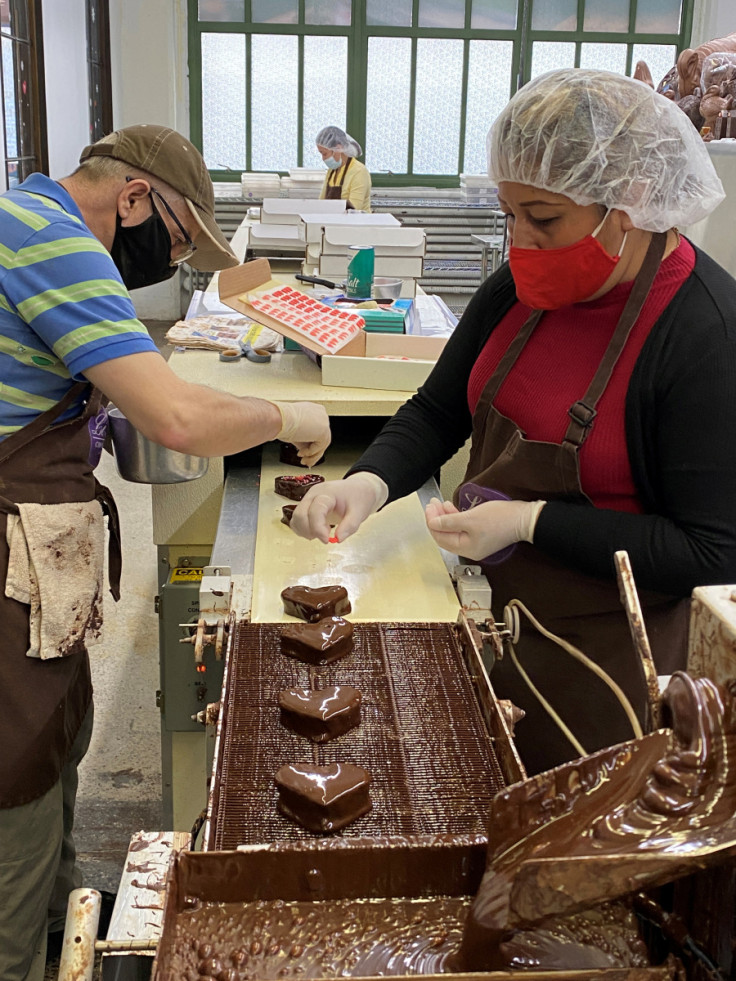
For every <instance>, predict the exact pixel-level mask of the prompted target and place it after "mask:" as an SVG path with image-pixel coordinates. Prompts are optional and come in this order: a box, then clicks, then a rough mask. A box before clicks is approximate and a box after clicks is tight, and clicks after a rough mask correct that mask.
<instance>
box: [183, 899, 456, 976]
mask: <svg viewBox="0 0 736 981" xmlns="http://www.w3.org/2000/svg"><path fill="white" fill-rule="evenodd" d="M468 906H469V899H468V898H467V897H438V898H437V897H436V898H432V899H426V900H420V899H376V900H361V901H358V902H356V901H355V900H339V901H330V902H303V903H299V902H293V903H290V902H282V901H278V900H277V901H274V902H257V903H243V904H240V903H233V904H229V903H207V904H204V905H202V906H201V907H200V908H199V909H196V910H192V911H191V912H189V913H182V914H180V915H179V916H178V918H177V928H176V936H175V938H174V944H173V952H172V959H171V971H170V976H171V977H176V978H180V979H183V981H208V979H210V981H211V979H213V978H216V979H218V981H246V979H250V978H259V979H263V981H271V979H273V981H280V979H281V978H300V979H301V978H304V979H306V978H329V977H334V978H339V977H371V976H376V975H397V974H440V973H441V972H442V971H443V970H444V965H445V963H446V961H447V959H448V957H449V956H450V955H451V954H452V953H453V952H454V951H455V950H456V949H457V947H458V944H459V942H460V936H461V933H462V924H463V921H464V919H465V916H466V914H467V910H468ZM202 938H207V939H206V940H203V939H202Z"/></svg>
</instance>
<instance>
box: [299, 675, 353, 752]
mask: <svg viewBox="0 0 736 981" xmlns="http://www.w3.org/2000/svg"><path fill="white" fill-rule="evenodd" d="M361 701H362V696H361V694H360V692H359V691H358V689H357V688H352V687H351V686H350V685H332V686H331V687H330V688H318V689H317V690H316V691H312V690H311V689H309V688H287V689H284V690H283V691H280V692H279V708H280V709H281V724H282V725H283V726H286V728H287V729H291V730H292V731H293V732H296V733H298V734H299V735H300V736H304V737H306V738H307V739H311V740H312V742H315V743H324V742H327V741H328V740H329V739H335V738H337V737H338V736H342V735H343V734H344V733H346V732H349V731H350V730H351V729H354V728H355V726H357V725H360V704H361Z"/></svg>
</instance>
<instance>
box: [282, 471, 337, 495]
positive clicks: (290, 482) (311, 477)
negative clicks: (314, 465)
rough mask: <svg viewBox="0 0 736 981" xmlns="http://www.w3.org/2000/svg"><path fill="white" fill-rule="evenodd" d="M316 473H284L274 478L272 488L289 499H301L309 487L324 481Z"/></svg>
mask: <svg viewBox="0 0 736 981" xmlns="http://www.w3.org/2000/svg"><path fill="white" fill-rule="evenodd" d="M324 479H325V478H324V477H322V476H320V474H318V473H299V474H284V475H283V476H281V477H276V478H275V479H274V490H275V491H276V493H277V494H281V496H282V497H288V498H289V500H290V501H301V499H302V498H303V497H304V495H305V494H306V493H307V491H308V490H309V489H310V487H314V486H315V484H321V483H323V482H324Z"/></svg>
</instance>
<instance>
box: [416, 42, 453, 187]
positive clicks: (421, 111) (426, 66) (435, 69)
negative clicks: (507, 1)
mask: <svg viewBox="0 0 736 981" xmlns="http://www.w3.org/2000/svg"><path fill="white" fill-rule="evenodd" d="M462 76H463V42H462V41H460V40H455V39H454V38H448V39H444V38H443V39H440V38H436V39H435V38H431V39H430V38H419V40H418V41H417V79H416V104H415V110H414V167H413V170H414V173H415V174H457V172H458V149H459V146H460V112H461V98H460V97H461V92H462Z"/></svg>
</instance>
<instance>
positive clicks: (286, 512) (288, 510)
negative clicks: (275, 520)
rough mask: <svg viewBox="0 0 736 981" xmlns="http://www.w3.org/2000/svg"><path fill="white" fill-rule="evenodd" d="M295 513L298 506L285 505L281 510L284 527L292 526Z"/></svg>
mask: <svg viewBox="0 0 736 981" xmlns="http://www.w3.org/2000/svg"><path fill="white" fill-rule="evenodd" d="M295 511H296V504H284V506H283V507H282V508H281V523H282V524H284V525H290V524H291V519H292V518H293V516H294V512H295Z"/></svg>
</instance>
